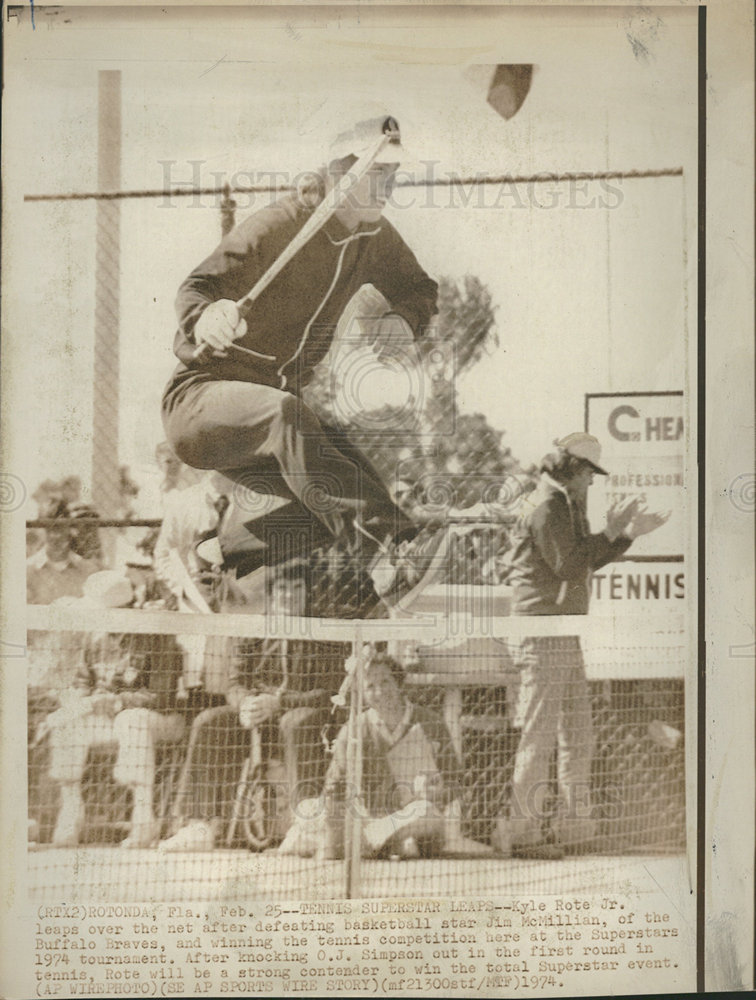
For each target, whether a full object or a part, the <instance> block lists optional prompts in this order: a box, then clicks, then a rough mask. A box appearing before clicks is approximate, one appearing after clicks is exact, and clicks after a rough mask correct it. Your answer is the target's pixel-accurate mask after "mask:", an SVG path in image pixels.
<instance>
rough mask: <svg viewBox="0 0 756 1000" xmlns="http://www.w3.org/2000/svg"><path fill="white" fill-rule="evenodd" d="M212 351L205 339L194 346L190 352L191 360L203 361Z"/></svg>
mask: <svg viewBox="0 0 756 1000" xmlns="http://www.w3.org/2000/svg"><path fill="white" fill-rule="evenodd" d="M212 353H213V348H212V347H211V345H210V344H208V342H207V341H203V343H201V344H200V345H199V347H197V348H195V350H194V354H192V361H205V360H206V359H207V358H209V357H210V355H211V354H212Z"/></svg>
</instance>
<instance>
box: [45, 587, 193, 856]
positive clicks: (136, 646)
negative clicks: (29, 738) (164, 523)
mask: <svg viewBox="0 0 756 1000" xmlns="http://www.w3.org/2000/svg"><path fill="white" fill-rule="evenodd" d="M85 590H88V591H89V594H88V597H85V600H87V605H88V607H94V608H96V607H101V608H106V607H125V606H126V605H128V604H130V603H131V600H132V598H133V591H132V588H131V584H130V583H129V581H128V580H126V579H125V578H122V577H120V576H119V575H118V574H117V573H115V572H113V571H111V570H103V571H102V572H100V573H96V574H94V576H92V577H90V578H89V580H88V581H87V585H86V588H85ZM154 640H155V637H154V636H141V635H140V636H130V635H117V634H100V635H97V634H90V635H89V636H87V638H86V640H85V641H86V646H85V650H84V656H83V657H82V661H81V664H80V668H79V670H78V672H77V675H76V677H75V680H74V682H73V683H72V685H71V686H70V688H68V689H67V690H64V691H60V692H59V693H58V704H59V707H58V708H57V709H56V710H55V711H53V712H51V713H50V714H49V715H47V716H46V717H45V718H44V719H43V721H42V722H41V723H40V725H39V727H38V730H37V734H36V739H35V743H37V744H39V742H40V741H41V740H42V739H44V738H45V737H46V736H48V734H49V748H50V756H49V776H50V778H51V779H53V780H54V781H56V782H57V783H58V785H59V788H60V809H59V812H58V816H57V820H56V823H55V830H54V833H53V844H54V845H55V846H58V847H74V846H76V844H77V843H78V842H79V837H80V834H81V832H82V827H83V823H84V799H83V796H82V778H83V775H84V770H85V766H86V763H87V757H88V754H89V750H90V749H91V748H93V747H99V746H107V745H108V744H115V745H116V747H117V758H116V763H115V767H114V770H113V775H114V777H115V779H116V781H118V782H120V783H121V784H124V785H127V786H128V787H129V788H130V789H131V791H132V794H133V809H132V814H131V830H130V833H129V835H128V837H127V838H126V840H124V841H123V846H125V847H147V846H149V845H150V844H151V843H152V842H153V841H155V840H156V839H157V836H158V824H157V821H156V819H155V815H154V811H153V792H154V784H155V755H156V749H157V747H158V746H159V745H160V744H164V743H175V742H177V741H178V740H180V739H181V736H182V735H183V729H184V722H183V718H182V717H181V715H179V714H178V713H177V712H176V711H175V710H174V709H175V705H176V702H175V693H176V684H177V680H178V673H179V671H180V665H181V661H180V657H178V656H177V655H176V653H175V652H171V651H170V650H168V651H162V652H159V651H158V648H157V647H156V646H155V642H154ZM157 641H158V642H159V640H157Z"/></svg>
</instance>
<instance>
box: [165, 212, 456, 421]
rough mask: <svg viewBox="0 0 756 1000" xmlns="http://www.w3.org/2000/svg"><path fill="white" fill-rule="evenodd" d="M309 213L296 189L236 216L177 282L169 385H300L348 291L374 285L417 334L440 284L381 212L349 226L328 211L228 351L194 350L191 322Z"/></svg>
mask: <svg viewBox="0 0 756 1000" xmlns="http://www.w3.org/2000/svg"><path fill="white" fill-rule="evenodd" d="M309 215H310V212H309V211H308V210H306V209H304V208H302V207H301V206H300V205H299V203H298V202H297V200H296V199H295V198H294V197H293V196H288V197H285V198H282V199H281V200H279V201H277V202H275V203H274V204H273V205H270V206H268V207H266V208H263V209H261V210H260V211H259V212H255V213H254V214H253V215H251V216H250V217H249V218H247V219H245V220H244V221H243V222H241V223H240V224H239V225H238V226H237V227H236V228H235V229H234V230H232V232H231V233H229V234H228V236H226V237H225V239H224V240H223V241H222V242H221V243H220V245H219V246H218V247H217V249H215V250H214V251H213V253H212V254H211V255H210V256H209V257H208V258H207V260H205V261H203V263H202V264H200V265H199V267H197V268H195V270H194V271H192V273H191V274H190V275H189V277H188V278H187V279H186V281H184V283H183V284H182V285H181V288H180V289H179V292H178V297H177V299H176V311H177V313H178V320H179V329H178V332H177V333H176V337H175V340H174V346H173V349H174V353H175V354H176V355H177V357H178V358H179V360H180V361H181V364H180V365H179V366H178V367H177V368H176V370H175V371H174V374H173V377H172V379H171V382H170V383H169V385H168V389H167V393H166V399H165V402H166V405H167V407H168V408H169V409H170V402H171V395H172V393H174V392H176V391H180V387H181V386H183V385H185V384H187V383H194V382H197V381H206V380H208V379H234V380H240V381H244V382H255V383H261V384H264V385H270V386H274V387H275V388H279V389H285V388H288V389H290V390H291V391H294V392H296V391H298V389H300V388H301V387H302V386H304V385H306V384H307V382H308V381H309V379H310V377H311V375H312V371H313V369H314V367H315V365H316V364H317V363H318V362H319V361H321V360H322V358H324V357H325V355H326V353H327V352H328V349H329V347H330V344H331V340H332V338H333V334H334V330H335V328H336V324H337V323H338V320H339V317H340V316H341V314H342V312H343V311H344V308H345V306H346V305H347V303H348V302H349V300H350V299H351V297H352V296H353V295H354V293H355V292H356V291H357V290H358V289H359V288H360V287H361V286H362V285H365V284H368V283H369V284H372V285H374V286H375V287H376V288H377V289H378V290H379V291H380V292H381V293H382V294H383V295H384V296H385V297H386V299H387V300H388V301H389V303H390V307H391V311H392V312H396V313H398V314H399V315H401V316H402V317H403V318H404V319H406V321H407V322H408V323H409V325H410V326H411V327H412V329H413V330H414V331H415V334H416V335H419V334H420V332H421V331H422V330H423V329H424V328H425V327H426V326H427V324H428V322H429V321H430V318H431V316H432V315H433V314H434V313H435V312H436V296H437V292H438V286H437V284H436V282H435V281H433V280H432V279H431V278H429V277H428V275H427V274H426V273H425V272H424V271H423V270H422V268H421V267H420V265H419V264H418V262H417V260H416V259H415V256H414V254H413V253H412V251H411V250H410V249H409V247H408V246H407V245H406V243H405V242H404V240H403V239H402V238H401V236H400V235H399V233H398V232H397V231H396V229H394V227H393V226H392V225H391V223H389V222H387V221H386V220H385V219H382V220H381V221H380V222H379V223H377V224H375V225H370V226H361V227H359V228H358V229H357V230H356V232H354V233H350V232H349V231H348V230H347V229H345V228H344V226H343V225H341V223H340V222H339V221H338V220H337V219H335V218H333V217H332V218H331V219H330V220H329V221H328V222H327V223H326V225H325V226H323V227H322V228H321V229H320V230H319V231H318V232H317V233H316V234H315V235H314V236H313V237H312V238H311V239H310V240H308V242H307V243H306V244H305V246H304V247H302V248H301V249H300V250H299V252H298V253H297V254H296V255H295V256H294V258H293V259H292V260H291V261H290V262H289V263H288V264H287V265H286V267H285V268H284V269H283V271H282V272H281V273H280V274H279V275H278V277H277V278H276V279H275V280H274V281H273V282H272V284H271V285H269V287H268V288H267V289H266V290H265V291H264V292H263V293H262V295H260V296H259V298H258V299H257V300H256V301H255V302H254V303H253V304H252V306H251V307H250V308H249V309H248V310H247V311H246V312H245V313H244V317H245V318H246V320H247V325H248V331H247V333H246V334H245V336H244V337H241V338H240V339H239V340H238V341H236V344H238V345H239V347H241V348H246V349H247V350H248V351H252V352H254V354H248V353H245V352H244V351H242V350H238V349H236V348H235V347H234V348H231V349H230V350H229V351H228V355H227V356H226V357H222V356H221V355H220V354H218V353H211V355H210V356H209V357H208V358H206V359H205V360H203V361H200V362H198V361H194V360H193V358H192V355H193V353H194V351H195V348H196V345H195V342H194V335H193V331H194V325H195V323H196V322H197V320H198V318H199V317H200V315H201V314H202V312H203V311H204V309H205V308H206V307H207V305H208V304H209V303H211V302H215V301H217V300H218V299H232V300H234V301H237V300H239V299H240V298H242V297H243V296H244V295H246V294H247V293H248V292H249V291H250V290H251V289H252V287H253V286H254V284H255V283H256V281H257V280H258V278H260V277H261V276H262V275H263V274H264V273H265V271H266V270H267V269H268V268H269V267H270V265H271V264H272V263H273V261H274V260H276V259H277V258H278V257H279V256H280V254H281V252H282V251H283V250H284V249H285V247H287V246H288V245H289V243H291V241H292V239H293V238H294V236H296V234H297V233H298V232H299V230H300V229H301V228H302V226H303V225H304V223H305V222H306V221H307V219H308V217H309Z"/></svg>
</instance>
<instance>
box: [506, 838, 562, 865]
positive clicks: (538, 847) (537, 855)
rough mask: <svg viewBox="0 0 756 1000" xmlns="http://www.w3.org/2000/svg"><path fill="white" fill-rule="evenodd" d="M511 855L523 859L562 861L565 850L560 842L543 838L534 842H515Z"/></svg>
mask: <svg viewBox="0 0 756 1000" xmlns="http://www.w3.org/2000/svg"><path fill="white" fill-rule="evenodd" d="M511 857H513V858H518V859H520V860H521V861H561V860H562V858H563V857H564V850H563V849H562V848H561V847H559V845H558V844H551V843H549V842H548V841H546V840H541V841H538V842H537V843H532V844H513V845H512V848H511Z"/></svg>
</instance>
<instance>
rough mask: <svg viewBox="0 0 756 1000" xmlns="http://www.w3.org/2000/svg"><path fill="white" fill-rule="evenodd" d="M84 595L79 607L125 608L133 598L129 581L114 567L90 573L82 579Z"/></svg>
mask: <svg viewBox="0 0 756 1000" xmlns="http://www.w3.org/2000/svg"><path fill="white" fill-rule="evenodd" d="M83 591H84V596H83V597H82V598H81V599H80V601H79V606H80V607H88V608H125V607H127V606H128V605H129V604H131V602H132V601H133V600H134V589H133V587H132V586H131V583H130V582H129V581H128V580H127V579H126V577H125V576H123V575H122V574H121V573H119V572H118V571H117V570H114V569H103V570H100V571H99V572H98V573H92V575H91V576H88V577H87V579H86V580H85V581H84V587H83Z"/></svg>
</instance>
